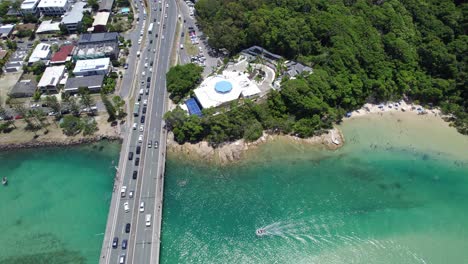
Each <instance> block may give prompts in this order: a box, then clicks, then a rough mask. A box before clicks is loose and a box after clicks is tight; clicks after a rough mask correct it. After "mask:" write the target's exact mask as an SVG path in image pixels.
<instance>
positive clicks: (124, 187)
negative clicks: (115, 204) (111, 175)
mask: <svg viewBox="0 0 468 264" xmlns="http://www.w3.org/2000/svg"><path fill="white" fill-rule="evenodd" d="M126 192H127V186H122V189H120V196H121V197H125V194H126Z"/></svg>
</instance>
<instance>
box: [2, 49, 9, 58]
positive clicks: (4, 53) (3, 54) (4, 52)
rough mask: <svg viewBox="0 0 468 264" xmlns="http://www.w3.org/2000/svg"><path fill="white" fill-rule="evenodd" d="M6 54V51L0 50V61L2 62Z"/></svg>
mask: <svg viewBox="0 0 468 264" xmlns="http://www.w3.org/2000/svg"><path fill="white" fill-rule="evenodd" d="M7 54H8V51H6V50H2V49H0V60H3V58H5V56H6V55H7Z"/></svg>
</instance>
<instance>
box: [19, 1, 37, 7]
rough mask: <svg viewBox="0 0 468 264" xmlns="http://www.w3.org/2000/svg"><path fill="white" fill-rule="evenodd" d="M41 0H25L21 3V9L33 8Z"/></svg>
mask: <svg viewBox="0 0 468 264" xmlns="http://www.w3.org/2000/svg"><path fill="white" fill-rule="evenodd" d="M39 1H40V0H25V1H23V3H21V9H33V8H34V6H35V5H36V4H37V2H39Z"/></svg>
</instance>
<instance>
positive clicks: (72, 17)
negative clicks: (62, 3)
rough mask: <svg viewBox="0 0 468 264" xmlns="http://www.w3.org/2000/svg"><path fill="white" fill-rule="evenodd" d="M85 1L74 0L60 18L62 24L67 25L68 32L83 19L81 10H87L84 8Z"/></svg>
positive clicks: (79, 24) (74, 28) (76, 26)
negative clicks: (69, 8) (77, 0)
mask: <svg viewBox="0 0 468 264" xmlns="http://www.w3.org/2000/svg"><path fill="white" fill-rule="evenodd" d="M85 6H86V2H76V3H75V4H74V5H73V6H72V7H71V10H70V11H69V12H67V13H66V14H65V15H64V16H63V18H62V22H61V23H62V24H64V25H65V27H67V30H68V32H75V31H77V30H78V28H79V27H80V26H81V20H83V12H84V11H85V10H88V8H84V7H85Z"/></svg>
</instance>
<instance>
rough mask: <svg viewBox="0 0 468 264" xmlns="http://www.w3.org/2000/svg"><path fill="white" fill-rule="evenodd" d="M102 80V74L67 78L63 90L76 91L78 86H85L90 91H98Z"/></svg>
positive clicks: (71, 92) (72, 92)
mask: <svg viewBox="0 0 468 264" xmlns="http://www.w3.org/2000/svg"><path fill="white" fill-rule="evenodd" d="M103 82H104V75H91V76H82V77H75V78H68V80H67V82H66V84H65V88H64V91H65V92H66V93H70V94H74V93H77V92H78V90H79V88H80V87H86V88H88V89H89V91H91V92H99V91H100V90H101V88H102V83H103Z"/></svg>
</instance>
